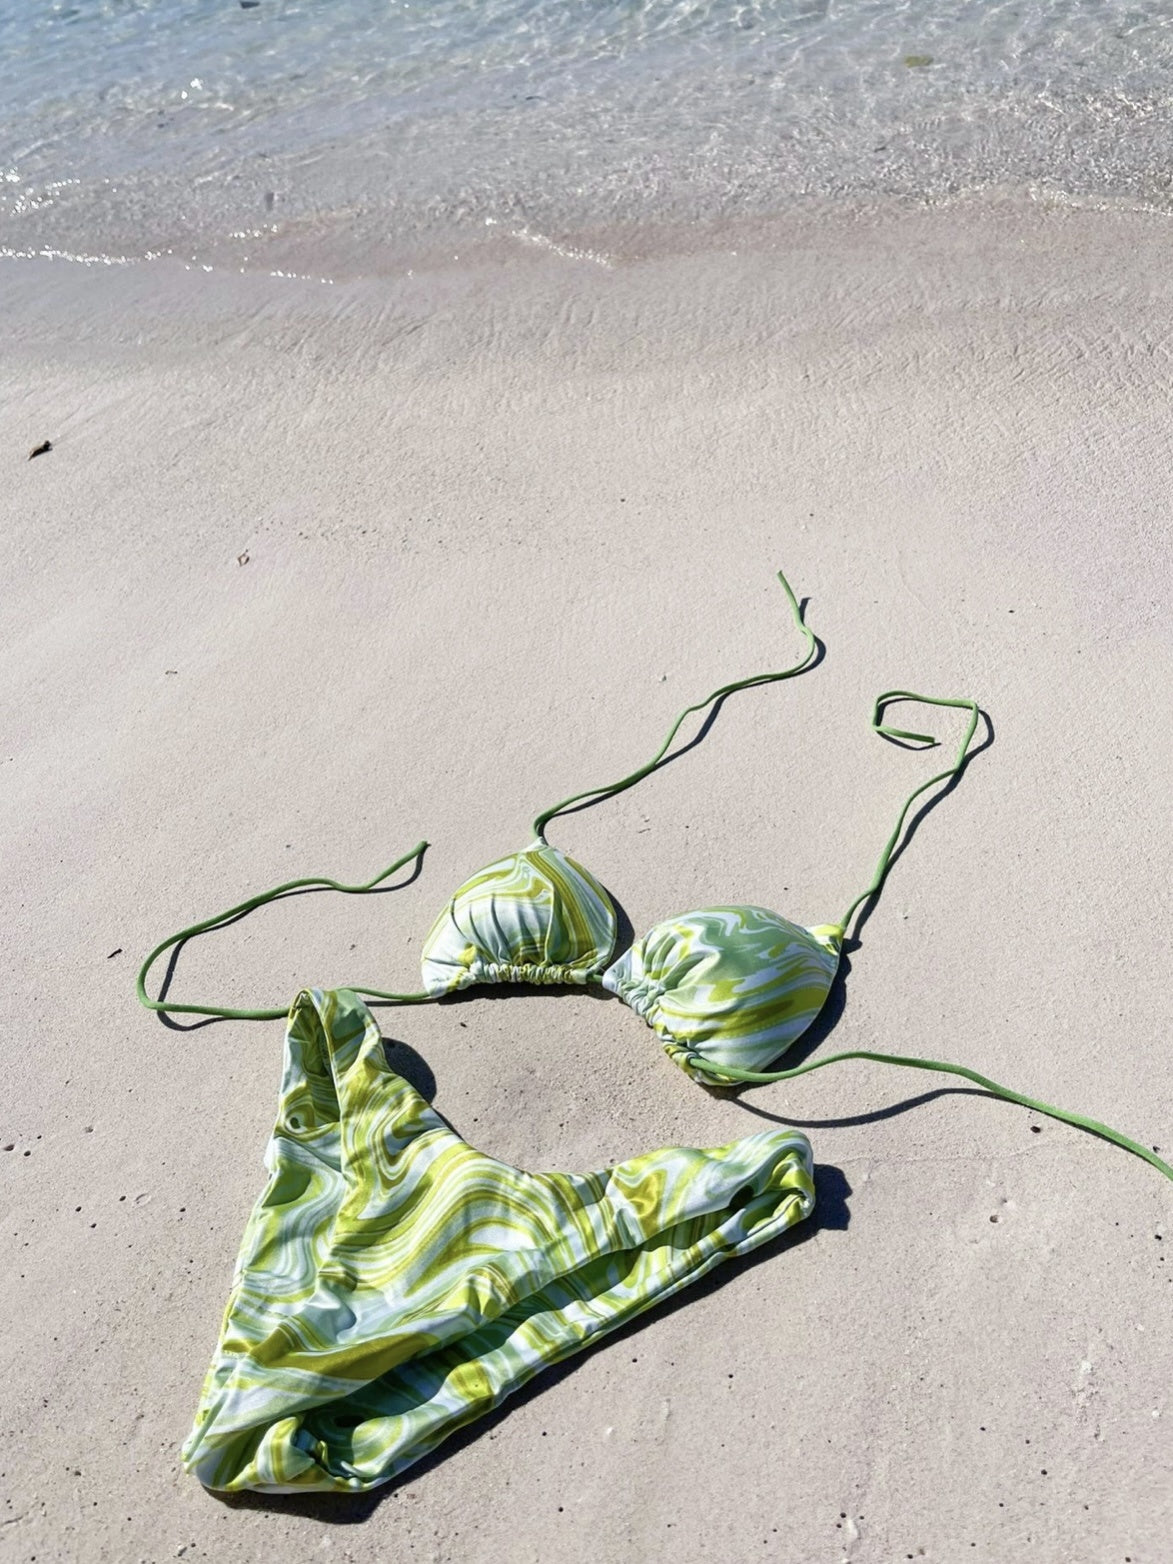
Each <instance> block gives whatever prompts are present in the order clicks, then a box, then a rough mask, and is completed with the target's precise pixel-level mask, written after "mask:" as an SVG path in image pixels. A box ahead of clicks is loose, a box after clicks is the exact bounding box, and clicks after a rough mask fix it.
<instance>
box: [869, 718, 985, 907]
mask: <svg viewBox="0 0 1173 1564" xmlns="http://www.w3.org/2000/svg"><path fill="white" fill-rule="evenodd" d="M892 701H916V702H918V704H920V705H921V706H953V707H957V708H959V709H960V710H961V711H967V712H969V722H968V724H967V725H966V729H965V737H964V738H963V739H962V741H961V747H960V748H959V749H958V751H957V759H956V760H955V761H954V762H953V764H952V765H951V766H950V767H949V769H948V771H940V772H938V773H937V775H936V776H935V777H930V778H929V780H928V781H927V782H922V783H921V785H920V786H919V787H918V788H916V789H915V791H914V792H912V793H910V794H909V795H908V797H907V799H905V802H904V807H903V809H901V811H900V815H899V817H898V819H897V821H896V829H895V830H894V831H893V832H892V835H891V836H890V837H889V838H888V840H887V841H886V842H885V843H884V850H883V852H882V853H881V854H880V858H879V862H878V863H877V864H876V871H875V873H874V874H873V875H872V880H871V884H870V885H869V886H868V888H867V890H865V891H861V892H860V894H859V895H858V896H857V897H856V898H855V900H854V901H853V902H852V903H851V906H850V907H848V909H847V911H846V912H845V913H844V914H843V916H842V918H840V920H839V922H840V924H841V925H842V926H843V928H844V929H846V928H847V926H848V924H849V923H850V922H851V920H852V918H853V917H854V916H855V912H856V909H857V908H858V907H860V906H862V904H863V903H864V902H865V901H867V900H868V899H869V898H870V897H872V896H874V895H875V894H876V892H877V891H878V890H879V889H880V887H881V885H883V883H884V878H885V876H886V875H887V873H888V868H889V865H890V863H891V861H892V854H893V853H894V852H895V850H896V844H897V842H898V841H899V840H900V833H901V832H902V831H903V830H904V822H905V821H906V820H907V819H908V811H909V810H910V809H911V808H912V806H913V804H915V803H916V801H917V799H918V798H919V797H920V796H921V794H922V793H927V792H928V790H929V788H931V787H936V785H937V783H938V782H945V781H947V780H948V779H950V778H952V777H956V776H960V775H961V772H962V771H963V770H964V768H965V763H966V761H967V760H968V759H969V746H970V744H971V743H972V742H973V736H974V734H975V733H976V732H977V725H978V718H979V716H980V715H981V713H980V711H979V709H978V705H977V702H976V701H970V700H949V699H946V698H945V697H943V696H933V695H916V694H914V693H913V691H912V690H885V691H884V693H883V695H877V696H876V704H875V705H874V706H873V707H872V731H873V732H875V733H878V734H879V735H880V737H881V738H885V739H900V740H903V741H904V742H905V743H908V744H918V745H920V746H921V747H922V748H924V749H932V748H934V747H935V746H936V744H937V743H938V742H939V741H938V740H937V739H936V738H934V737H933V735H932V734H931V733H910V732H908V731H907V730H906V729H904V728H893V727H890V726H889V725H888V724H887V723H886V722H884V721H882V720H881V719H882V718H883V715H884V708H885V707H886V706H888V705H889V704H890V703H891V702H892Z"/></svg>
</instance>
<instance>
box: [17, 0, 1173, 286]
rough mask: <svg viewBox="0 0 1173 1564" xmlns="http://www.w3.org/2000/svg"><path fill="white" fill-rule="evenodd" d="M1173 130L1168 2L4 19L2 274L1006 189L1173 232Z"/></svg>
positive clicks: (415, 1) (269, 6)
mask: <svg viewBox="0 0 1173 1564" xmlns="http://www.w3.org/2000/svg"><path fill="white" fill-rule="evenodd" d="M1171 111H1173V4H1169V3H1168V0H1165V3H1154V0H1147V3H1145V0H1142V3H1131V4H1129V3H1125V0H1051V3H1040V0H1017V3H1011V0H942V3H936V4H932V3H926V0H904V3H894V0H677V3H669V0H576V3H575V4H573V5H568V4H566V3H565V0H412V3H404V0H378V3H369V0H368V3H365V4H364V3H358V0H336V3H332V4H326V3H324V0H316V3H313V0H243V3H242V0H200V3H198V4H195V5H193V4H191V3H190V0H56V3H54V4H49V5H45V4H40V3H33V0H0V251H6V252H7V253H14V252H15V253H25V254H27V253H35V252H36V251H38V250H45V249H48V250H58V251H61V252H62V253H68V254H74V255H88V256H90V257H91V258H94V259H101V258H104V259H107V260H110V259H114V258H117V257H125V258H137V257H141V256H143V255H146V254H153V253H157V252H163V253H167V252H172V253H181V254H183V255H184V256H188V255H189V254H190V256H191V257H192V258H193V259H196V260H198V259H201V258H215V259H216V260H217V262H218V263H219V262H221V261H224V260H230V261H234V262H239V263H240V264H241V265H244V266H245V267H250V266H256V265H263V264H265V261H264V257H265V256H268V257H269V259H272V256H271V255H270V253H269V252H270V250H272V249H273V245H272V241H273V240H274V239H276V240H277V241H279V245H278V248H279V249H280V250H281V253H282V254H285V253H290V254H293V253H296V252H297V248H298V243H299V242H301V241H304V245H305V247H306V248H307V249H310V250H312V248H313V246H314V244H315V243H316V242H318V240H320V239H321V237H322V236H323V235H329V236H332V237H333V239H334V241H338V240H339V239H341V240H342V241H344V242H342V243H341V244H339V243H338V242H334V243H333V244H332V245H331V246H330V248H331V251H332V253H333V254H334V255H335V256H337V254H338V253H339V251H340V250H341V251H342V252H343V253H345V250H346V243H345V241H346V240H347V239H352V240H353V253H354V255H355V256H356V257H357V256H362V257H364V258H365V261H366V262H370V260H371V258H372V257H373V256H375V255H376V254H377V253H378V252H379V251H380V250H381V249H386V250H387V251H392V250H396V249H402V248H404V247H407V246H410V245H411V244H412V243H413V242H415V241H423V240H427V239H428V238H429V236H431V237H435V236H441V235H442V236H444V238H445V241H447V239H448V238H449V237H451V236H452V235H453V234H456V235H460V234H461V233H468V232H471V231H474V230H478V229H480V230H483V229H484V228H485V227H486V226H488V227H490V228H492V227H493V226H494V225H496V224H501V225H505V226H506V227H507V228H508V229H509V230H510V231H513V232H516V233H519V234H523V235H525V236H527V237H533V238H535V239H537V240H539V241H542V240H543V239H550V240H551V242H557V241H560V240H565V239H566V236H568V235H572V234H575V233H581V232H583V231H585V230H590V229H592V228H599V227H606V226H614V225H622V224H626V223H645V224H646V223H649V222H659V221H669V222H674V223H693V222H697V221H708V220H712V219H720V218H725V217H731V216H736V217H755V216H765V215H770V214H773V213H776V212H778V211H780V210H784V209H785V208H786V207H787V205H788V204H793V203H794V202H796V201H799V200H802V199H804V198H811V197H832V198H834V197H841V196H854V197H861V196H862V197H870V196H881V195H885V194H899V195H905V196H913V197H921V198H927V199H940V198H947V197H953V196H956V195H958V194H963V193H967V192H972V191H979V190H983V189H987V188H989V187H991V186H993V187H998V188H1002V189H1012V190H1015V191H1018V192H1022V191H1027V192H1029V193H1032V194H1044V195H1048V196H1055V197H1061V198H1062V197H1066V198H1076V199H1092V200H1101V199H1110V200H1124V201H1127V202H1128V203H1129V204H1132V205H1137V206H1144V207H1150V208H1157V209H1162V210H1164V209H1169V208H1173V174H1171V173H1170V170H1169V167H1168V152H1169V147H1170V145H1171V144H1173V143H1171V139H1170V132H1171V130H1173V123H1171V121H1173V112H1171ZM552 236H553V237H552ZM282 246H283V248H281V247H282ZM274 253H276V252H274Z"/></svg>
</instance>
